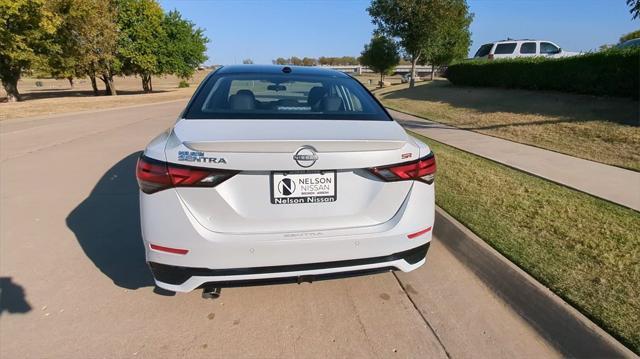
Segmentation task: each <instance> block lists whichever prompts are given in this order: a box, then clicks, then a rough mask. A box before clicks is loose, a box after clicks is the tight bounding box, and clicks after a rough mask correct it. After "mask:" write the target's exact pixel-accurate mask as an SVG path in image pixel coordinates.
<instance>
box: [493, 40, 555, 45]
mask: <svg viewBox="0 0 640 359" xmlns="http://www.w3.org/2000/svg"><path fill="white" fill-rule="evenodd" d="M521 41H540V42H553V41H549V40H536V39H506V40H497V41H492V42H487V43H486V45H489V44H497V43H500V42H521Z"/></svg>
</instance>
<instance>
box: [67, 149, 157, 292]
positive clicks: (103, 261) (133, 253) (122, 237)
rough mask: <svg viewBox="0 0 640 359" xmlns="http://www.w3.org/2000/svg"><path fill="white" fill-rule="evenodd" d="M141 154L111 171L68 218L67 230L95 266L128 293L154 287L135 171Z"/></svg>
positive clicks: (136, 154) (117, 165)
mask: <svg viewBox="0 0 640 359" xmlns="http://www.w3.org/2000/svg"><path fill="white" fill-rule="evenodd" d="M139 156H140V152H135V153H132V154H130V155H128V156H127V157H125V158H123V159H122V160H120V161H119V162H118V163H116V164H115V165H114V166H113V167H111V168H110V169H109V170H108V171H107V172H106V173H105V174H104V175H103V176H102V177H101V178H100V180H99V181H98V183H97V184H96V186H95V187H94V188H93V190H92V191H91V193H90V194H89V196H88V197H87V198H86V199H85V200H84V201H82V203H80V204H79V205H78V207H76V208H75V209H74V210H73V211H71V213H69V215H68V216H67V226H68V227H69V229H71V230H72V231H73V233H74V234H75V236H76V238H77V240H78V243H80V246H81V247H82V249H83V250H84V252H85V254H86V255H87V256H88V257H89V258H90V259H91V260H92V261H93V263H94V264H95V265H96V267H98V269H100V271H102V273H104V274H105V275H106V276H107V277H109V278H110V279H111V280H112V281H113V283H114V284H116V285H117V286H119V287H122V288H127V289H138V288H142V287H149V286H153V285H154V282H153V279H152V277H151V273H150V272H149V269H148V268H147V265H146V262H145V255H144V247H143V244H142V237H141V233H140V212H139V199H138V184H137V182H136V178H135V168H136V162H137V159H138V157H139Z"/></svg>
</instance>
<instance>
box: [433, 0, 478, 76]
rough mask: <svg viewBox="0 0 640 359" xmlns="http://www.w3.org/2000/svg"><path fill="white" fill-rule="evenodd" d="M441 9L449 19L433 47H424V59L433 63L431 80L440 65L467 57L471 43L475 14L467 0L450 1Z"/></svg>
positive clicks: (443, 16) (443, 25)
mask: <svg viewBox="0 0 640 359" xmlns="http://www.w3.org/2000/svg"><path fill="white" fill-rule="evenodd" d="M440 11H442V12H443V14H442V15H441V17H442V18H445V19H447V21H446V22H444V23H443V24H442V30H441V33H440V38H439V41H438V42H437V43H436V44H434V45H433V46H432V47H431V48H427V49H424V56H423V61H424V62H425V63H427V62H428V63H429V64H431V70H432V71H431V80H433V76H434V73H435V72H436V69H437V68H438V67H439V66H443V65H448V64H450V63H451V62H453V61H454V60H457V59H462V58H465V57H467V54H468V53H469V46H470V45H471V32H470V31H469V25H471V21H472V20H473V14H470V13H469V8H468V6H467V3H466V1H464V0H453V1H450V4H448V5H447V6H446V7H443V8H441V9H440Z"/></svg>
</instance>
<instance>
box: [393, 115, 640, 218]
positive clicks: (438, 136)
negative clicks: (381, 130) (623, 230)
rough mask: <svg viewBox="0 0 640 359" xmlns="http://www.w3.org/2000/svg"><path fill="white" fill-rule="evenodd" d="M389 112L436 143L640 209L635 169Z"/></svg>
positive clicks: (639, 184)
mask: <svg viewBox="0 0 640 359" xmlns="http://www.w3.org/2000/svg"><path fill="white" fill-rule="evenodd" d="M388 111H389V113H390V114H391V115H392V116H393V118H394V119H395V120H396V121H398V122H399V123H400V124H402V125H403V126H404V127H405V128H407V129H409V130H411V131H414V132H417V133H419V134H421V135H424V136H426V137H429V138H432V139H434V140H436V141H438V142H442V143H444V144H447V145H449V146H453V147H456V148H459V149H461V150H463V151H467V152H471V153H473V154H476V155H478V156H481V157H485V158H488V159H490V160H493V161H496V162H499V163H502V164H505V165H507V166H510V167H513V168H517V169H519V170H522V171H525V172H528V173H531V174H533V175H535V176H538V177H542V178H545V179H548V180H550V181H553V182H556V183H560V184H562V185H565V186H567V187H571V188H574V189H577V190H579V191H582V192H586V193H588V194H591V195H593V196H596V197H599V198H603V199H606V200H608V201H611V202H614V203H617V204H619V205H622V206H625V207H629V208H632V209H635V210H636V211H640V173H638V172H634V171H630V170H625V169H622V168H619V167H614V166H609V165H605V164H602V163H598V162H593V161H588V160H584V159H581V158H576V157H572V156H569V155H563V154H561V153H558V152H553V151H548V150H544V149H541V148H537V147H533V146H528V145H523V144H520V143H517V142H512V141H508V140H503V139H500V138H496V137H492V136H487V135H482V134H479V133H476V132H472V131H467V130H462V129H458V128H455V127H450V126H447V125H443V124H440V123H436V122H432V121H428V120H425V119H422V118H420V117H416V116H412V115H408V114H404V113H402V112H398V111H394V110H391V109H388Z"/></svg>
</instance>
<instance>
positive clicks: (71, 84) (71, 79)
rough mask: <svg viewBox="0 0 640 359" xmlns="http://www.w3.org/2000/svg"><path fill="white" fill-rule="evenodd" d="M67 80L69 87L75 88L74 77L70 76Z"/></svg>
mask: <svg viewBox="0 0 640 359" xmlns="http://www.w3.org/2000/svg"><path fill="white" fill-rule="evenodd" d="M67 80H69V86H71V88H73V77H72V76H69V77H67Z"/></svg>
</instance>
